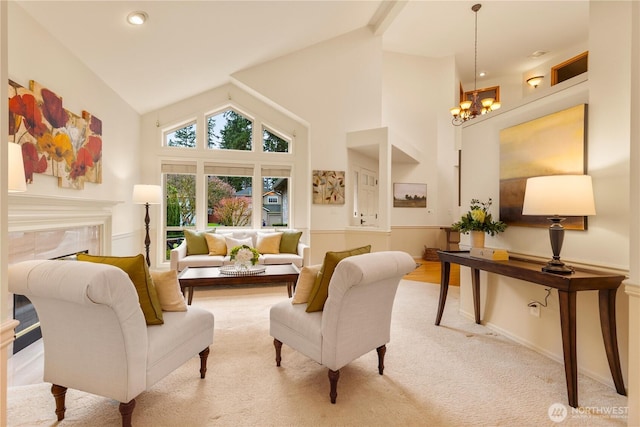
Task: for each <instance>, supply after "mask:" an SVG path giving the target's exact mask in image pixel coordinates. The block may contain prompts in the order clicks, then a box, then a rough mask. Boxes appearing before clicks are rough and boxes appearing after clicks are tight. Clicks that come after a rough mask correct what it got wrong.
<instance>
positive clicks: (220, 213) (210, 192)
mask: <svg viewBox="0 0 640 427" xmlns="http://www.w3.org/2000/svg"><path fill="white" fill-rule="evenodd" d="M251 183H252V178H251V177H250V176H225V175H220V176H215V175H207V215H208V218H207V223H208V225H209V227H214V226H215V227H251V225H252V210H253V205H252V199H251V195H252V187H251V185H252V184H251Z"/></svg>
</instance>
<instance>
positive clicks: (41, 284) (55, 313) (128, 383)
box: [8, 260, 214, 426]
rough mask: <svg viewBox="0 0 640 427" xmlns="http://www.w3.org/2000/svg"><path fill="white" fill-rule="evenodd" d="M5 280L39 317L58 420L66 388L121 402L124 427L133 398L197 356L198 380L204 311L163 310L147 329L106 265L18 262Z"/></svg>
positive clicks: (207, 333) (120, 277)
mask: <svg viewBox="0 0 640 427" xmlns="http://www.w3.org/2000/svg"><path fill="white" fill-rule="evenodd" d="M8 276H9V290H10V291H11V292H13V293H16V294H21V295H26V296H27V297H28V298H29V299H30V300H31V302H32V303H33V305H34V306H35V308H36V311H37V313H38V317H39V319H40V323H41V328H42V339H43V343H44V381H46V382H49V383H52V384H53V387H52V389H51V392H52V393H53V395H54V397H55V400H56V414H57V416H58V421H60V420H62V419H63V418H64V413H65V407H64V400H65V399H64V398H65V393H66V390H67V388H68V387H70V388H73V389H76V390H81V391H84V392H88V393H93V394H97V395H100V396H104V397H108V398H111V399H114V400H117V401H119V402H121V403H120V412H121V414H122V425H123V426H128V425H131V418H132V413H133V409H134V407H135V397H136V396H138V395H139V394H140V393H142V392H143V391H145V390H148V389H149V388H150V387H151V386H153V385H154V384H155V383H157V382H158V381H160V380H161V379H162V378H164V377H165V376H167V375H169V374H170V373H171V372H173V371H174V370H175V369H177V368H179V367H180V366H182V365H183V364H184V363H185V362H187V361H188V360H189V359H191V358H192V357H194V356H196V355H197V354H198V353H199V354H200V361H201V363H200V377H201V378H204V377H205V372H206V363H207V356H208V354H209V346H210V345H211V344H212V342H213V326H214V316H213V314H212V313H211V312H209V311H207V310H204V309H202V308H199V307H194V306H188V307H187V311H176V312H163V320H164V323H163V324H161V325H151V326H148V325H147V323H146V321H145V317H144V315H143V312H142V310H141V307H140V303H139V300H138V293H137V292H136V288H135V286H134V284H133V283H132V282H131V280H130V279H129V276H128V275H127V273H125V272H124V271H123V270H121V269H120V268H118V267H114V266H112V265H106V264H99V263H94V262H76V261H49V260H39V261H24V262H20V263H16V264H12V265H10V266H9V275H8ZM194 374H195V373H194ZM195 378H196V376H195V375H194V379H195ZM166 392H167V393H171V390H166ZM141 416H142V415H141ZM141 424H142V423H141Z"/></svg>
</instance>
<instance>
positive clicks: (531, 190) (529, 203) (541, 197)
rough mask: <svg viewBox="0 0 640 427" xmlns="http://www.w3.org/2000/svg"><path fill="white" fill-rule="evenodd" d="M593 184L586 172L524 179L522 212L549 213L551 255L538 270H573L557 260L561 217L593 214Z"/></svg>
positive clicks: (530, 213)
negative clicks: (584, 173) (525, 181)
mask: <svg viewBox="0 0 640 427" xmlns="http://www.w3.org/2000/svg"><path fill="white" fill-rule="evenodd" d="M595 214H596V207H595V202H594V200H593V184H592V182H591V177H590V176H589V175H551V176H537V177H534V178H528V179H527V183H526V187H525V190H524V203H523V205H522V215H549V216H550V218H549V220H550V221H551V226H550V227H549V239H550V240H551V249H552V251H553V258H552V259H551V260H549V262H548V263H547V265H545V266H544V267H542V271H546V272H547V273H555V274H571V273H573V269H572V268H571V267H567V266H566V265H565V264H564V262H562V261H561V260H560V250H561V249H562V242H563V240H564V227H563V226H562V224H561V222H562V221H564V220H565V218H561V217H560V215H562V216H563V217H565V216H586V215H595Z"/></svg>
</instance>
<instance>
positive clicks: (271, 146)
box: [262, 127, 289, 153]
mask: <svg viewBox="0 0 640 427" xmlns="http://www.w3.org/2000/svg"><path fill="white" fill-rule="evenodd" d="M262 151H264V152H269V153H288V152H289V141H287V140H285V139H283V138H280V137H279V136H277V135H276V134H275V133H273V132H271V131H269V130H268V129H267V128H265V127H263V128H262Z"/></svg>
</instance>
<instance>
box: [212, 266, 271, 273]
mask: <svg viewBox="0 0 640 427" xmlns="http://www.w3.org/2000/svg"><path fill="white" fill-rule="evenodd" d="M266 270H267V267H266V266H264V265H250V266H247V267H238V266H236V265H223V266H222V267H220V273H222V274H226V275H229V276H252V275H254V274H260V273H264V272H265V271H266Z"/></svg>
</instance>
